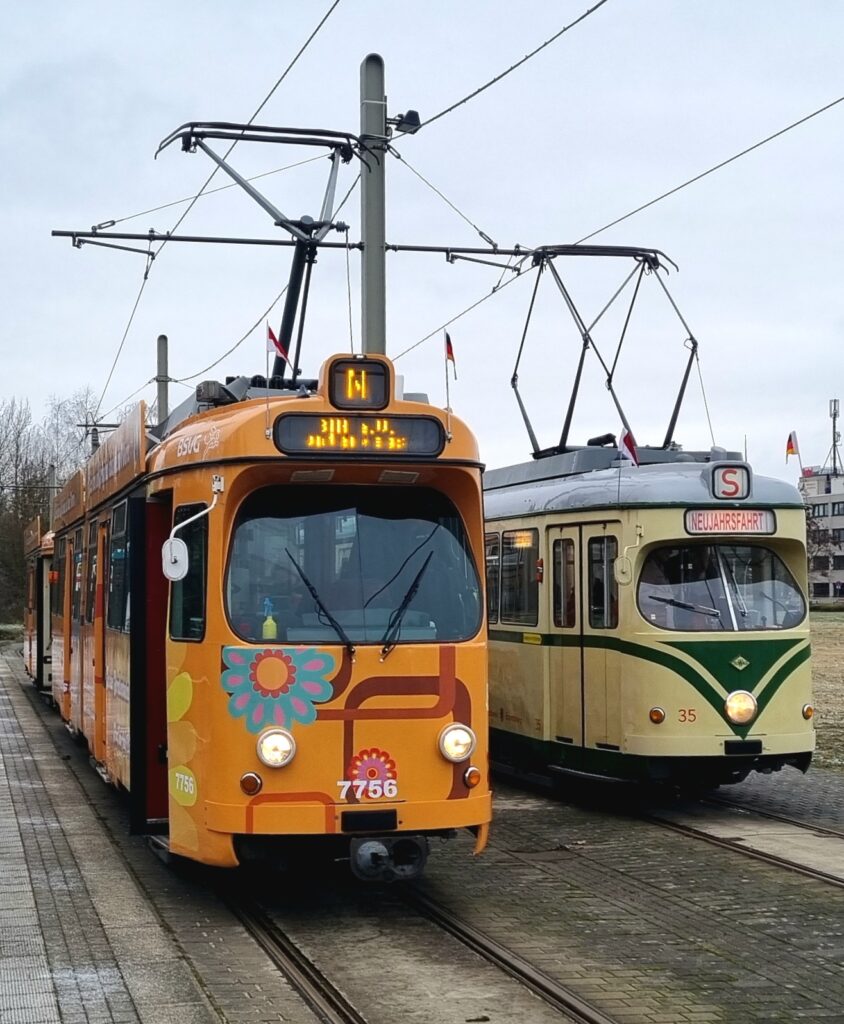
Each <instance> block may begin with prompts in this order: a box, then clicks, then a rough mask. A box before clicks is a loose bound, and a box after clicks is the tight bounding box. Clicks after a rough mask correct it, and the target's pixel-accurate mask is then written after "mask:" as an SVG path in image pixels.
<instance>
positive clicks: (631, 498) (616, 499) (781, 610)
mask: <svg viewBox="0 0 844 1024" xmlns="http://www.w3.org/2000/svg"><path fill="white" fill-rule="evenodd" d="M639 455H640V465H639V466H634V465H633V464H632V463H629V462H628V463H625V464H624V465H620V463H619V461H618V456H617V453H616V452H615V451H614V450H611V449H608V448H585V449H579V450H573V451H568V452H565V453H563V454H558V455H553V456H550V457H548V458H543V459H539V460H537V461H534V462H531V463H524V464H521V465H518V466H511V467H507V468H504V469H498V470H493V471H490V472H488V473H487V474H486V477H485V484H484V488H485V505H486V570H487V591H488V610H489V624H490V625H489V629H490V641H491V643H490V675H489V686H490V727H491V756H492V758H493V760H494V761H495V762H496V763H498V764H500V765H507V766H508V767H510V768H511V769H514V770H515V771H516V772H520V771H525V772H527V771H530V772H536V771H537V770H539V771H547V772H551V773H555V772H574V773H582V774H587V775H596V776H604V777H611V778H623V779H636V780H642V781H648V780H650V781H662V782H672V783H681V784H693V785H698V784H700V785H716V784H721V783H728V782H738V781H741V780H742V779H744V778H745V777H746V776H747V775H748V773H749V772H751V771H761V772H770V771H775V770H779V769H780V768H782V767H783V766H785V765H792V766H794V767H795V768H798V769H800V770H801V771H805V770H806V769H807V768H808V766H809V763H810V761H811V757H812V751H813V749H814V746H815V733H814V727H813V722H812V716H813V707H812V696H811V672H810V664H809V656H810V643H809V621H808V606H807V601H806V575H807V572H806V568H807V567H806V544H805V514H804V509H803V504H802V502H801V500H800V495H799V493H798V491H797V489H796V488H795V487H792V486H791V485H790V484H787V483H784V482H781V481H779V480H775V479H771V478H767V477H759V476H755V475H754V474H753V472H752V470H751V468H750V466H749V465H747V464H746V463H745V462H742V461H741V459H740V456H739V454H738V453H727V452H725V451H724V450H723V449H713V450H712V451H711V452H681V451H673V450H667V451H666V450H662V449H659V450H656V449H642V450H640V452H639Z"/></svg>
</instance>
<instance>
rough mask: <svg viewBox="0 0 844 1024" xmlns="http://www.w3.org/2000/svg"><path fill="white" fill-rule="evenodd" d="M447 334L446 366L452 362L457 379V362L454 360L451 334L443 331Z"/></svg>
mask: <svg viewBox="0 0 844 1024" xmlns="http://www.w3.org/2000/svg"><path fill="white" fill-rule="evenodd" d="M443 334H445V362H446V367H448V364H449V363H451V369H452V370H453V371H454V379H455V380H457V364H456V363H455V362H454V348H453V347H452V344H451V335H450V334H449V333H448V331H445V330H444V331H443Z"/></svg>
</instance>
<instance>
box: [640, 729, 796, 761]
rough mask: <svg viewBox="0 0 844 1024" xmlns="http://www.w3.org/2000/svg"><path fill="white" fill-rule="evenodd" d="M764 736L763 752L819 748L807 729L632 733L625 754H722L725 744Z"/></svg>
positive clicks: (652, 755) (715, 755) (687, 755)
mask: <svg viewBox="0 0 844 1024" xmlns="http://www.w3.org/2000/svg"><path fill="white" fill-rule="evenodd" d="M739 738H742V739H748V740H761V741H762V755H763V756H767V755H771V754H773V755H777V754H803V753H808V752H810V751H812V750H814V749H815V732H814V730H813V729H812V730H806V731H805V732H797V733H776V734H774V735H772V736H768V735H765V734H764V733H761V734H755V733H752V732H750V733H748V734H747V736H745V737H738V736H736V735H735V733H724V734H723V735H717V736H711V735H710V736H659V737H657V736H655V735H654V734H653V733H649V734H646V735H638V736H637V735H628V736H627V737H626V738H625V742H624V745H623V746H622V748H621V749H622V751H623V752H624V753H625V754H638V755H640V756H642V757H718V756H723V755H724V753H725V751H724V744H725V743H726V742H729V741H730V740H735V739H739Z"/></svg>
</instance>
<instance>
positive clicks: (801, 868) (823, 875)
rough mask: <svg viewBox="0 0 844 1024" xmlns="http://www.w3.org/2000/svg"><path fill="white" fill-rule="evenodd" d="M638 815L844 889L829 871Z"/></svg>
mask: <svg viewBox="0 0 844 1024" xmlns="http://www.w3.org/2000/svg"><path fill="white" fill-rule="evenodd" d="M754 813H755V812H754ZM638 817H639V819H640V820H641V821H647V822H649V823H650V824H652V825H659V826H661V827H662V828H667V829H670V830H671V831H673V832H677V833H678V834H679V835H683V836H686V837H687V838H690V839H699V840H701V841H702V842H705V843H709V844H710V845H712V846H718V847H720V848H721V849H722V850H730V851H732V852H733V853H741V854H743V855H744V856H745V857H753V858H754V859H755V860H760V861H762V862H763V863H765V864H773V865H774V866H775V867H780V868H785V869H786V870H788V871H793V872H795V873H796V874H800V875H805V876H806V877H807V878H813V879H814V880H815V881H816V882H824V883H825V884H827V885H834V886H836V888H838V889H844V879H842V878H839V877H838V875H832V874H830V873H829V872H826V871H821V870H820V868H813V867H810V866H809V865H808V864H800V863H799V862H798V861H794V860H789V859H788V858H787V857H780V856H778V855H777V854H775V853H766V852H765V851H764V850H754V849H753V848H752V847H749V846H744V845H743V844H742V843H740V842H737V841H736V840H735V839H725V838H723V837H722V836H713V835H710V834H709V833H708V832H704V831H703V830H702V829H699V828H695V827H694V826H692V825H683V824H680V823H679V822H676V821H668V820H666V819H665V818H660V817H659V816H658V815H652V814H639V815H638ZM804 827H807V826H804Z"/></svg>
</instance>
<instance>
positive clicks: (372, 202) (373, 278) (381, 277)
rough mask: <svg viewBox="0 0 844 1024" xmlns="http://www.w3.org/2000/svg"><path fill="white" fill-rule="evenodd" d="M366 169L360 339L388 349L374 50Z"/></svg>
mask: <svg viewBox="0 0 844 1024" xmlns="http://www.w3.org/2000/svg"><path fill="white" fill-rule="evenodd" d="M360 141H361V142H362V143H363V146H364V147H365V149H364V151H363V154H362V155H363V161H364V166H363V169H362V171H361V239H362V241H363V261H362V267H361V338H362V339H363V341H362V346H361V347H362V350H363V351H364V352H376V353H381V354H382V355H383V354H384V353H386V351H387V311H386V267H385V263H386V261H385V252H386V250H385V248H384V246H385V242H386V229H385V202H384V162H385V159H386V155H387V150H386V147H387V97H386V96H385V95H384V60H383V58H382V57H381V56H380V55H379V54H377V53H370V54H369V56H368V57H365V58H364V60H363V63H362V64H361V66H360Z"/></svg>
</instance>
